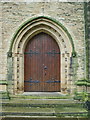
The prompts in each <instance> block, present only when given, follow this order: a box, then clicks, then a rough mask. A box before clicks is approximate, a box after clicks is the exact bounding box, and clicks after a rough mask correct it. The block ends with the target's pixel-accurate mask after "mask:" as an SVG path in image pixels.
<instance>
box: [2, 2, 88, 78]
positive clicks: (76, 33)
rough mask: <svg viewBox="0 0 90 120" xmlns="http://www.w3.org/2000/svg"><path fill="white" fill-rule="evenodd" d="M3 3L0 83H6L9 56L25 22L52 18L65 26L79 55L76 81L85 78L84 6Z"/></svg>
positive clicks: (56, 3)
mask: <svg viewBox="0 0 90 120" xmlns="http://www.w3.org/2000/svg"><path fill="white" fill-rule="evenodd" d="M9 1H10V2H6V1H4V0H3V2H1V3H0V9H1V10H0V11H1V12H0V16H1V17H0V23H1V22H2V23H1V26H2V32H1V33H2V35H1V36H2V39H1V40H0V53H1V52H2V54H0V56H2V59H1V60H0V64H1V66H2V68H0V71H2V72H1V77H0V79H2V80H5V79H7V74H8V71H7V52H8V51H9V48H10V43H11V39H12V37H13V35H14V33H15V31H16V30H17V29H18V28H19V26H20V25H21V24H23V22H25V21H26V20H28V19H30V18H32V17H36V16H40V15H43V16H49V17H51V18H54V19H56V20H57V21H59V22H60V23H62V24H63V25H64V26H65V27H66V28H67V30H68V31H69V33H70V34H71V36H72V38H73V42H74V46H75V50H76V52H77V63H76V65H77V64H78V66H79V67H78V68H77V79H83V78H85V76H86V72H85V70H86V68H85V38H84V26H85V25H84V3H83V2H82V1H81V3H80V2H70V3H69V2H49V1H48V2H33V1H34V0H32V2H28V0H24V1H23V2H19V1H17V2H12V0H9ZM56 1H57V0H56Z"/></svg>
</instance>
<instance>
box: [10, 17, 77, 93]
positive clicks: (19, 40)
mask: <svg viewBox="0 0 90 120" xmlns="http://www.w3.org/2000/svg"><path fill="white" fill-rule="evenodd" d="M41 32H43V33H46V34H48V35H50V36H51V37H52V38H53V39H54V40H55V41H56V43H57V44H58V47H59V49H60V64H61V66H60V79H61V82H60V83H61V84H60V87H61V89H60V91H61V92H62V93H67V91H68V90H71V87H72V77H71V76H69V74H70V72H71V71H70V65H71V62H72V61H71V58H72V53H74V52H75V50H74V44H73V41H72V38H71V36H70V34H69V33H68V31H67V29H66V28H65V27H64V26H63V25H61V24H59V23H58V22H57V21H56V20H53V19H52V18H49V17H45V16H40V17H36V18H33V19H30V20H28V21H27V22H25V23H24V24H23V25H22V26H21V27H19V29H18V30H17V32H16V34H15V35H14V37H13V40H12V43H11V47H10V50H9V53H8V56H9V57H11V58H9V60H11V61H12V62H11V63H12V80H13V85H12V87H13V89H12V88H11V89H12V90H13V91H12V90H10V91H12V93H14V94H19V93H23V92H24V51H25V48H26V45H27V43H28V41H30V40H31V38H33V36H35V35H37V34H39V33H41Z"/></svg>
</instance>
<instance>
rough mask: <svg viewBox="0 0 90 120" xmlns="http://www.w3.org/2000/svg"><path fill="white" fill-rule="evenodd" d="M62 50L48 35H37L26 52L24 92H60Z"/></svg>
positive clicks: (28, 44)
mask: <svg viewBox="0 0 90 120" xmlns="http://www.w3.org/2000/svg"><path fill="white" fill-rule="evenodd" d="M60 81H61V80H60V49H59V46H58V44H57V43H56V41H55V40H54V39H53V38H52V37H51V36H50V35H48V34H46V33H43V32H41V33H39V34H37V35H35V36H34V37H33V38H31V40H30V41H29V42H28V43H27V45H26V48H25V52H24V92H60Z"/></svg>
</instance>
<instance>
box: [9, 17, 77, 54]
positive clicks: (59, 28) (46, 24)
mask: <svg viewBox="0 0 90 120" xmlns="http://www.w3.org/2000/svg"><path fill="white" fill-rule="evenodd" d="M36 28H37V31H39V30H41V31H46V32H48V33H49V30H50V29H52V30H53V31H54V32H56V34H57V33H58V35H59V36H62V37H63V38H64V37H67V39H68V42H70V44H71V49H72V50H71V51H72V53H75V48H74V43H73V39H72V37H71V35H70V33H69V32H68V30H67V29H66V28H65V26H63V25H62V24H61V23H60V22H58V21H57V20H56V19H53V18H51V17H47V16H38V17H34V18H31V19H29V20H27V21H25V22H24V23H23V24H22V25H20V26H19V28H18V29H17V30H16V32H15V34H14V36H13V38H12V40H11V45H10V49H9V52H13V49H15V44H16V42H18V41H17V39H18V38H19V37H25V35H26V34H27V33H29V32H30V31H34V30H35V29H36ZM40 28H41V29H40ZM62 33H64V34H62ZM36 34H37V32H36ZM50 34H51V33H50ZM69 46H70V45H69Z"/></svg>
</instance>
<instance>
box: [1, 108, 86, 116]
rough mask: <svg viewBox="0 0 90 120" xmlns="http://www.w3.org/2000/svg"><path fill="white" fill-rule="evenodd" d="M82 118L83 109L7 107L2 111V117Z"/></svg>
mask: <svg viewBox="0 0 90 120" xmlns="http://www.w3.org/2000/svg"><path fill="white" fill-rule="evenodd" d="M10 115H12V116H13V115H14V116H15V115H16V116H57V117H58V116H67V115H69V116H82V115H84V116H85V115H87V111H86V110H85V109H80V108H72V107H71V108H70V107H69V108H67V107H64V108H62V107H61V108H23V107H22V108H19V107H17V108H16V107H15V108H12V107H9V108H5V109H4V110H2V116H10Z"/></svg>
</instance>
